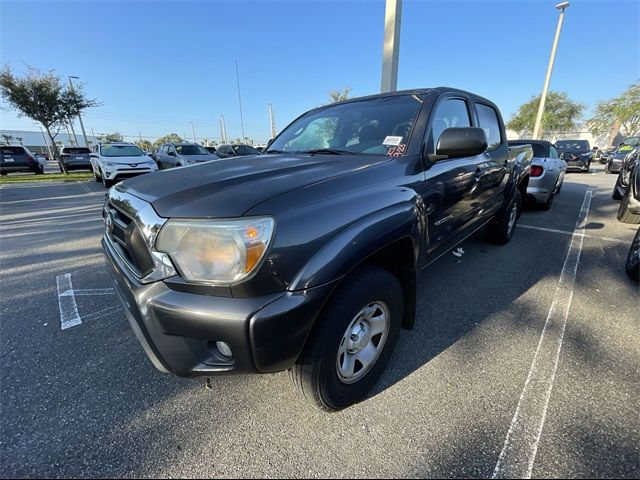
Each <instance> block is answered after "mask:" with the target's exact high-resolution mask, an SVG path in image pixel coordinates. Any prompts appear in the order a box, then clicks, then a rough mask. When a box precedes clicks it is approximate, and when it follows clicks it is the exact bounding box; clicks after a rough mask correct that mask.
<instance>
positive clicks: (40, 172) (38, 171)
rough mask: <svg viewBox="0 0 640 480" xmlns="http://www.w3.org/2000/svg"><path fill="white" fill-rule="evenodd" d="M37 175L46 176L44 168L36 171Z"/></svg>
mask: <svg viewBox="0 0 640 480" xmlns="http://www.w3.org/2000/svg"><path fill="white" fill-rule="evenodd" d="M36 175H44V167H40V168H39V169H38V170H36Z"/></svg>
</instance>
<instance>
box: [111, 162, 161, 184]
mask: <svg viewBox="0 0 640 480" xmlns="http://www.w3.org/2000/svg"><path fill="white" fill-rule="evenodd" d="M157 171H158V168H157V167H155V168H154V166H151V165H150V166H144V167H142V168H121V167H120V168H118V167H116V168H109V167H106V168H104V169H103V172H102V174H103V178H104V179H105V180H113V181H114V182H119V181H120V180H124V179H126V178H131V177H137V176H138V175H144V174H145V173H152V172H157Z"/></svg>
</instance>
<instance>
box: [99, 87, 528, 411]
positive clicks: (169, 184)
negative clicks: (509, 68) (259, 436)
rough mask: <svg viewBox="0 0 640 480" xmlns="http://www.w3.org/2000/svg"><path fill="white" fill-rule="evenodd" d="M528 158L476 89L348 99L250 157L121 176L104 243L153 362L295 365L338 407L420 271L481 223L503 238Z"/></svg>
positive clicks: (398, 320) (368, 381)
mask: <svg viewBox="0 0 640 480" xmlns="http://www.w3.org/2000/svg"><path fill="white" fill-rule="evenodd" d="M531 157H532V150H531V146H530V145H527V146H521V147H513V148H512V149H510V148H509V147H508V145H507V137H506V133H505V128H504V124H503V120H502V117H501V115H500V112H499V110H498V108H497V107H496V106H495V105H494V104H493V103H491V102H490V101H488V100H486V99H484V98H481V97H479V96H477V95H474V94H472V93H468V92H464V91H460V90H455V89H451V88H443V87H441V88H432V89H420V90H411V91H402V92H393V93H385V94H380V95H373V96H368V97H362V98H356V99H350V100H347V101H344V102H339V103H334V104H331V105H326V106H322V107H319V108H316V109H314V110H311V111H309V112H307V113H305V114H303V115H301V116H300V117H298V118H297V119H296V120H294V121H293V122H292V123H291V124H290V125H289V126H288V127H287V128H285V129H284V130H283V131H282V133H280V134H279V135H278V136H277V137H276V138H275V139H273V140H272V141H271V142H270V143H269V145H268V147H267V148H266V149H265V151H264V153H263V154H262V155H260V156H245V157H236V158H230V159H222V160H220V161H216V162H209V163H205V164H200V165H193V166H189V167H185V168H180V169H175V170H169V171H163V172H160V173H158V174H155V175H146V176H143V177H138V178H134V179H128V180H126V181H124V182H122V183H119V184H117V185H115V186H114V187H112V188H111V189H110V190H109V192H108V195H107V198H106V203H105V206H104V209H103V216H104V219H105V225H106V231H105V235H104V237H103V240H102V245H103V249H104V252H105V255H106V259H107V265H108V266H109V270H110V272H111V274H112V276H113V278H114V280H115V284H116V290H117V292H118V296H119V297H120V298H121V300H122V302H123V304H124V306H125V311H126V315H127V317H128V320H129V322H130V324H131V326H132V328H133V330H134V332H135V334H136V336H137V338H138V340H139V341H140V343H141V344H142V346H143V348H144V350H145V351H146V353H147V355H148V356H149V358H150V360H151V361H152V362H153V364H154V365H155V366H156V367H157V368H158V369H159V370H161V371H164V372H172V373H175V374H177V375H180V376H201V375H204V376H210V375H221V374H244V373H269V372H277V371H284V370H288V371H289V372H290V376H291V378H292V380H293V383H294V385H295V386H296V387H297V388H298V389H299V391H300V392H301V393H302V395H303V396H304V397H305V398H306V399H307V400H309V401H310V402H311V403H313V404H315V405H316V406H318V407H320V408H322V409H324V410H329V411H331V410H339V409H341V408H344V407H347V406H349V405H351V404H353V403H355V402H358V401H361V400H362V399H364V398H365V397H366V395H367V394H368V392H369V391H370V389H371V388H372V387H373V386H374V384H375V383H376V381H377V379H378V378H379V376H380V375H381V373H382V372H383V370H384V368H385V366H386V364H387V363H388V361H389V358H390V356H391V354H392V351H393V348H394V346H395V344H396V341H397V339H398V336H399V334H400V331H401V329H407V330H408V329H411V328H412V327H413V325H414V322H415V316H416V277H417V275H418V274H419V272H420V271H421V270H423V269H424V268H425V267H427V266H428V265H429V264H430V263H432V262H434V261H435V260H436V259H437V258H438V257H440V256H441V255H443V254H444V253H447V252H448V251H451V249H452V248H453V247H455V246H456V245H457V244H459V243H460V242H461V241H463V240H464V239H465V238H467V237H469V236H470V235H471V234H473V233H474V232H476V231H478V230H480V229H485V230H486V235H487V236H488V238H489V239H490V240H491V241H492V242H494V243H496V244H505V243H507V242H508V241H509V240H510V239H511V237H512V235H513V233H514V229H515V226H516V222H517V220H518V217H519V214H520V210H521V202H522V199H523V197H524V195H525V194H526V191H527V183H528V178H529V169H530V163H531Z"/></svg>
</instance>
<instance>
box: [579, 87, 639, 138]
mask: <svg viewBox="0 0 640 480" xmlns="http://www.w3.org/2000/svg"><path fill="white" fill-rule="evenodd" d="M587 125H588V126H589V130H590V131H591V133H593V134H594V135H603V134H605V133H607V132H609V134H610V135H609V140H610V141H609V144H611V142H612V141H613V139H614V138H615V137H616V136H617V135H618V133H620V132H621V131H623V132H624V133H625V134H626V135H627V136H632V135H638V134H640V82H636V83H634V84H633V85H631V86H630V87H629V88H628V89H627V90H625V91H624V92H623V93H622V94H620V95H619V96H617V97H615V98H612V99H611V100H607V101H602V102H598V103H597V104H596V111H595V113H594V115H593V117H592V118H590V119H589V120H587Z"/></svg>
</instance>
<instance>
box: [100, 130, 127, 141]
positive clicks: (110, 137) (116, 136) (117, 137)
mask: <svg viewBox="0 0 640 480" xmlns="http://www.w3.org/2000/svg"><path fill="white" fill-rule="evenodd" d="M102 138H103V139H104V140H103V141H104V142H124V137H123V136H122V134H121V133H120V132H113V133H106V134H105V135H103V137H102Z"/></svg>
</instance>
